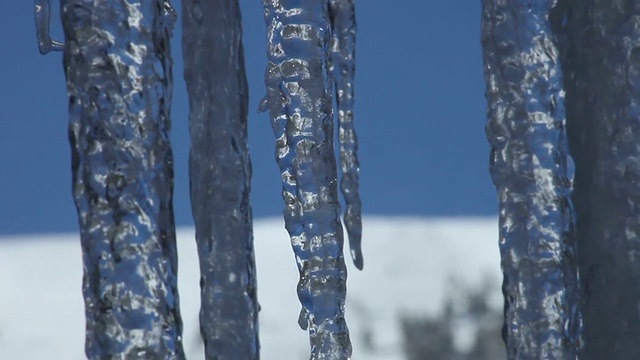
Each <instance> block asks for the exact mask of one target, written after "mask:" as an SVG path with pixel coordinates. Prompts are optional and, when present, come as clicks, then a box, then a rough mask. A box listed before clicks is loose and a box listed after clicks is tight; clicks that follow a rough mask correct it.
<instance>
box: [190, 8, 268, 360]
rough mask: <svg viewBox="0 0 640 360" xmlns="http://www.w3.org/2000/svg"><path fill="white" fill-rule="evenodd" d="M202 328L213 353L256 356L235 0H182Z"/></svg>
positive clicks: (221, 357) (226, 357)
mask: <svg viewBox="0 0 640 360" xmlns="http://www.w3.org/2000/svg"><path fill="white" fill-rule="evenodd" d="M182 20H183V32H182V46H183V52H182V53H183V57H184V64H185V74H184V77H185V80H186V82H187V90H188V93H189V108H190V115H189V127H190V134H191V153H190V158H189V177H190V189H191V204H192V211H193V217H194V220H195V226H196V240H197V245H198V254H199V258H200V276H201V279H200V286H201V310H200V331H201V334H202V338H203V340H204V343H205V354H206V358H207V359H211V360H214V359H215V360H238V359H247V360H249V359H258V358H259V353H258V351H259V343H258V308H259V306H258V302H257V298H256V270H255V263H254V252H253V230H252V229H253V228H252V219H251V206H250V203H249V191H250V180H251V162H250V158H249V148H248V144H247V106H248V105H247V104H248V89H247V79H246V75H245V69H244V54H243V48H242V22H241V18H240V9H239V5H238V1H237V0H219V1H218V0H217V1H209V0H183V1H182Z"/></svg>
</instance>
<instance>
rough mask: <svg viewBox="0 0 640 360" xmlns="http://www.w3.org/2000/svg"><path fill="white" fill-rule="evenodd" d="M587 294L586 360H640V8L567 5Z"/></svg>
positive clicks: (572, 140)
mask: <svg viewBox="0 0 640 360" xmlns="http://www.w3.org/2000/svg"><path fill="white" fill-rule="evenodd" d="M561 4H563V5H567V10H568V13H567V15H566V16H565V17H564V21H563V22H561V23H562V24H563V25H564V29H563V30H562V31H563V32H562V33H563V36H564V37H565V38H566V43H567V45H566V46H565V47H563V50H565V51H563V66H564V68H565V69H566V70H565V74H566V76H565V84H566V89H567V133H568V136H569V144H570V149H571V153H572V155H573V157H574V159H575V163H576V180H575V188H574V192H573V201H574V204H575V208H576V212H577V219H578V221H577V234H578V259H579V261H580V267H579V269H580V276H581V278H580V280H581V283H582V289H583V298H582V312H583V317H584V350H583V352H582V353H581V356H580V359H585V360H594V359H637V358H640V342H638V338H639V337H640V312H639V310H638V309H639V303H640V256H639V255H640V241H639V239H640V223H639V222H638V219H639V218H640V148H639V147H638V139H640V125H639V124H640V6H638V2H637V1H632V0H624V1H616V2H607V1H593V0H588V1H562V2H561Z"/></svg>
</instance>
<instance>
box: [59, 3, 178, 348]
mask: <svg viewBox="0 0 640 360" xmlns="http://www.w3.org/2000/svg"><path fill="white" fill-rule="evenodd" d="M170 9H171V8H170V5H169V4H168V3H167V2H164V3H163V1H161V0H149V1H142V0H129V1H128V2H121V1H116V2H113V1H108V2H104V1H94V0H63V1H62V22H63V26H64V32H65V38H66V39H67V41H68V42H67V44H66V46H65V52H64V68H65V73H66V76H67V87H68V91H69V103H70V105H69V111H70V129H69V138H70V141H71V150H72V170H73V196H74V199H75V204H76V207H77V210H78V218H79V223H80V233H81V243H82V251H83V263H84V278H83V294H84V298H85V313H86V321H87V325H86V330H87V333H86V345H85V351H86V356H87V358H88V359H91V360H94V359H95V360H98V359H116V358H117V359H125V358H126V359H171V360H174V359H175V360H180V359H184V352H183V348H182V339H181V333H182V321H181V319H180V312H179V301H178V291H177V287H176V276H177V254H176V244H175V229H174V218H173V206H172V193H173V158H172V152H171V147H170V143H169V128H170V118H169V116H170V103H171V91H172V90H171V88H172V74H171V66H172V64H171V62H172V61H171V56H170V50H169V39H170V37H171V32H172V29H173V23H174V21H175V19H174V17H173V16H171V15H172V12H171V11H170Z"/></svg>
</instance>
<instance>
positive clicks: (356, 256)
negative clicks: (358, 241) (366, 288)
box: [351, 249, 364, 271]
mask: <svg viewBox="0 0 640 360" xmlns="http://www.w3.org/2000/svg"><path fill="white" fill-rule="evenodd" d="M351 259H353V265H355V266H356V269H358V270H360V271H362V269H363V268H364V259H363V258H362V252H361V251H359V250H358V251H356V250H355V249H351Z"/></svg>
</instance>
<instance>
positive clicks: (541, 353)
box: [482, 0, 581, 359]
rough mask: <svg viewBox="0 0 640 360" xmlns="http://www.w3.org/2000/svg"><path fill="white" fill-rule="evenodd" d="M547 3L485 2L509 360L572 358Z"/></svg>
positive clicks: (557, 88) (575, 329)
mask: <svg viewBox="0 0 640 360" xmlns="http://www.w3.org/2000/svg"><path fill="white" fill-rule="evenodd" d="M554 2H555V1H553V0H534V1H530V0H483V1H482V12H483V13H482V44H483V55H484V70H485V79H486V83H487V93H486V95H487V100H488V105H489V107H488V120H487V136H488V139H489V142H490V145H491V161H490V171H491V176H492V178H493V182H494V184H495V186H496V189H497V193H498V198H499V205H500V216H499V218H500V252H501V256H502V269H503V273H504V283H503V293H504V296H505V326H504V331H503V336H504V337H505V342H506V345H507V354H508V358H509V359H575V358H576V355H577V351H578V346H579V333H580V326H581V320H580V313H579V311H578V297H579V291H578V283H577V279H578V278H577V259H576V249H575V224H574V212H573V208H572V203H571V199H570V193H571V181H572V178H573V170H572V167H573V163H572V160H571V157H570V156H569V152H568V144H567V136H566V133H565V108H564V106H565V105H564V103H565V100H564V91H563V86H562V80H563V78H562V69H561V67H560V59H559V52H558V49H557V44H556V39H555V37H554V35H553V33H552V31H551V27H550V22H549V13H550V11H551V10H552V4H553V3H554Z"/></svg>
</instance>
